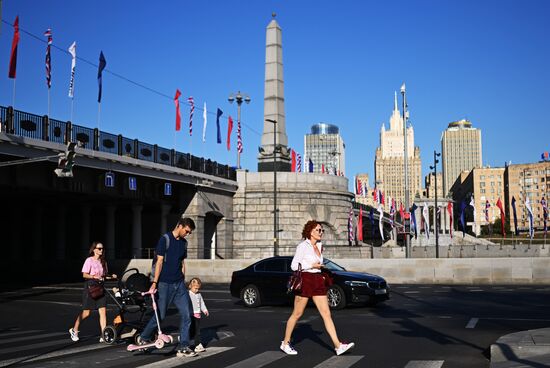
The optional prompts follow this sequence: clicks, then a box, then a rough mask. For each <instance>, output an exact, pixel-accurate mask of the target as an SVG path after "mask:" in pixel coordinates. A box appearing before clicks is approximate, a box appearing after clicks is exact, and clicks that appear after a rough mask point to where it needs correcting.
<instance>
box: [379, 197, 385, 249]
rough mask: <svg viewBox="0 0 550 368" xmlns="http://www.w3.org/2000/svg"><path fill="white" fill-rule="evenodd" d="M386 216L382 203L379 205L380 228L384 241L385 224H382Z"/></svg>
mask: <svg viewBox="0 0 550 368" xmlns="http://www.w3.org/2000/svg"><path fill="white" fill-rule="evenodd" d="M383 218H384V210H383V209H382V205H381V204H379V205H378V230H380V238H382V241H384V226H383V225H382V219H383Z"/></svg>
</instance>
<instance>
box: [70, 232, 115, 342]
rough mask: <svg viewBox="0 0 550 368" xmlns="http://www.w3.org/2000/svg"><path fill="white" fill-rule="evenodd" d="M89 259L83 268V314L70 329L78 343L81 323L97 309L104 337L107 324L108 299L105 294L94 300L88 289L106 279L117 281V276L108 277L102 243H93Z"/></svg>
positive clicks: (101, 340)
mask: <svg viewBox="0 0 550 368" xmlns="http://www.w3.org/2000/svg"><path fill="white" fill-rule="evenodd" d="M89 255H90V256H89V257H88V258H86V261H84V265H83V266H82V277H83V278H84V290H83V292H82V312H81V313H79V314H78V316H77V317H76V321H75V322H74V326H73V327H72V328H70V329H69V334H70V335H71V340H73V341H78V340H79V338H78V332H79V327H80V322H82V321H83V320H85V319H86V318H88V316H89V315H90V312H91V311H92V310H94V309H97V310H98V312H99V326H100V327H101V335H100V336H103V329H104V328H105V325H106V324H107V312H106V306H107V298H106V296H105V293H103V296H101V297H99V298H97V299H93V298H92V297H91V296H90V293H89V292H88V287H89V286H90V285H92V284H95V283H101V285H103V281H104V280H105V279H106V278H113V279H116V275H115V274H113V275H111V276H107V262H106V261H105V249H104V247H103V244H101V243H100V242H93V243H92V246H91V247H90V252H89ZM99 342H103V337H101V338H100V339H99Z"/></svg>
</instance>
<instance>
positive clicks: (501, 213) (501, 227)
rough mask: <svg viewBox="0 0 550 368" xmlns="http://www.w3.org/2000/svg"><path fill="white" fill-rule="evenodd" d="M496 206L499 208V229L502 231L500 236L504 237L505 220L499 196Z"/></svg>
mask: <svg viewBox="0 0 550 368" xmlns="http://www.w3.org/2000/svg"><path fill="white" fill-rule="evenodd" d="M497 207H498V209H499V210H500V230H501V231H502V236H503V237H506V233H505V232H504V221H506V216H504V208H503V207H502V202H501V201H500V198H499V199H498V200H497Z"/></svg>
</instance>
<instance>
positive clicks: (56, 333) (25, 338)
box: [8, 332, 67, 343]
mask: <svg viewBox="0 0 550 368" xmlns="http://www.w3.org/2000/svg"><path fill="white" fill-rule="evenodd" d="M66 334H67V333H66V332H52V333H47V334H40V335H30V336H23V337H16V338H10V339H9V341H8V342H9V343H12V342H19V341H25V340H34V339H43V338H46V337H53V336H61V335H66Z"/></svg>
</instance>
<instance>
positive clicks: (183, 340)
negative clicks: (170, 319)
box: [140, 217, 197, 357]
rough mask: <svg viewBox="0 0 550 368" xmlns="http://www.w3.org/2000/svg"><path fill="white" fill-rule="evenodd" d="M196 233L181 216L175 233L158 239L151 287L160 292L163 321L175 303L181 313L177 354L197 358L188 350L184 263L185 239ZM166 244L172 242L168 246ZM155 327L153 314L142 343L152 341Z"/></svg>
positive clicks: (193, 227)
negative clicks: (169, 308)
mask: <svg viewBox="0 0 550 368" xmlns="http://www.w3.org/2000/svg"><path fill="white" fill-rule="evenodd" d="M193 230H195V222H194V221H193V220H192V219H190V218H189V217H182V218H180V219H179V221H178V223H177V224H176V227H175V228H174V230H172V231H171V232H168V233H167V234H165V235H163V236H162V237H161V238H160V239H159V241H158V244H157V247H156V250H155V253H156V257H157V258H156V263H155V267H154V275H153V282H152V284H151V288H150V291H152V292H153V291H155V290H157V291H158V303H157V304H158V313H159V315H160V316H159V318H160V320H161V321H162V320H163V319H164V317H165V316H166V310H167V309H168V306H169V305H170V304H171V303H172V302H173V303H174V304H175V305H176V307H177V308H178V311H179V314H180V343H179V346H178V352H177V354H176V355H177V356H178V357H192V356H196V355H197V353H195V352H194V351H193V350H191V349H190V348H189V327H190V325H191V312H190V310H189V305H190V300H189V292H188V290H187V287H186V286H185V262H184V260H185V258H187V240H185V237H186V236H187V235H189V234H191V232H192V231H193ZM167 242H169V244H168V247H167ZM156 327H157V321H156V317H155V316H154V315H153V317H152V318H151V319H150V320H149V322H148V323H147V325H146V326H145V328H144V329H143V332H142V333H141V336H140V337H141V341H142V342H146V341H149V340H151V338H152V334H153V331H155V330H156Z"/></svg>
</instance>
